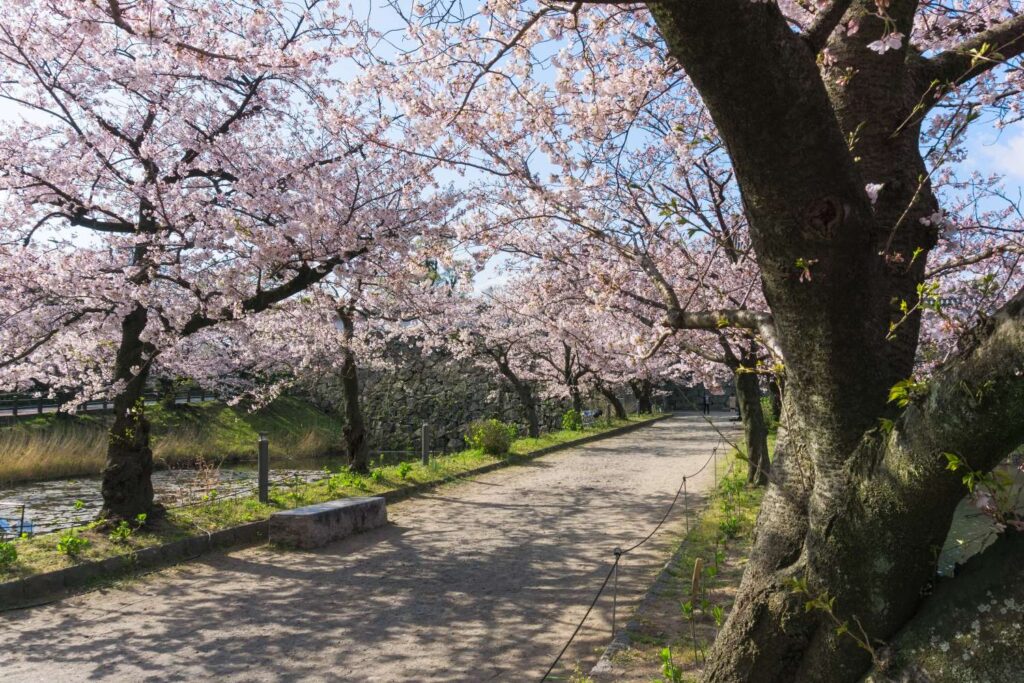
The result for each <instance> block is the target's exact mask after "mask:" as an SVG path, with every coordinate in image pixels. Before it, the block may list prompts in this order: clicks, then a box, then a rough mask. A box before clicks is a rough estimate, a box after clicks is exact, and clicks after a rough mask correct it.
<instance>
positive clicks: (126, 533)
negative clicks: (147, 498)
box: [108, 512, 146, 544]
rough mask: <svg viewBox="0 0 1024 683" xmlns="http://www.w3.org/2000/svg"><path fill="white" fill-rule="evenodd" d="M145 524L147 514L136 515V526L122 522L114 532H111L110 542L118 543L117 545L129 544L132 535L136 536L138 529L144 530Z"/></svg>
mask: <svg viewBox="0 0 1024 683" xmlns="http://www.w3.org/2000/svg"><path fill="white" fill-rule="evenodd" d="M145 523H146V513H144V512H143V513H140V514H138V515H136V517H135V524H134V525H132V524H129V523H128V522H126V521H124V520H122V521H121V523H120V524H118V525H117V527H116V528H115V529H114V530H113V531H111V532H110V535H109V536H108V538H110V540H111V541H112V542H113V543H117V544H122V543H127V542H128V541H129V540H130V539H131V537H132V534H134V533H135V531H136V530H137V529H140V528H142V526H143V525H144V524H145Z"/></svg>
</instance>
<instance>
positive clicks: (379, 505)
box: [270, 496, 388, 548]
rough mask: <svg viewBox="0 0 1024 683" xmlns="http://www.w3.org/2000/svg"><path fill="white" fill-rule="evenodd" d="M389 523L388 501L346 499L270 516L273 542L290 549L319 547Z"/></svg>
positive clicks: (380, 499) (378, 497)
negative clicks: (386, 502)
mask: <svg viewBox="0 0 1024 683" xmlns="http://www.w3.org/2000/svg"><path fill="white" fill-rule="evenodd" d="M387 523H388V511H387V506H386V504H385V502H384V498H382V497H380V496H375V497H372V498H344V499H342V500H332V501H330V502H327V503H321V504H319V505H309V506H307V507H302V508H296V509H294V510H285V511H283V512H278V513H275V514H274V515H272V516H271V517H270V542H271V543H274V544H277V545H281V546H285V547H289V548H319V547H320V546H324V545H327V544H328V543H330V542H332V541H337V540H340V539H342V538H345V537H346V536H351V535H352V534H356V533H359V532H361V531H368V530H370V529H376V528H377V527H380V526H384V525H385V524H387Z"/></svg>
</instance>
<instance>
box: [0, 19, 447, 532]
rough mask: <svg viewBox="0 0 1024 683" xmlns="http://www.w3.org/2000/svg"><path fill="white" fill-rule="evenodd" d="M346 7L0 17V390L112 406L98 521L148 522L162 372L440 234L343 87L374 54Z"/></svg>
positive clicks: (415, 177) (371, 108) (419, 170)
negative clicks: (231, 329) (417, 240)
mask: <svg viewBox="0 0 1024 683" xmlns="http://www.w3.org/2000/svg"><path fill="white" fill-rule="evenodd" d="M335 4H336V3H328V2H321V1H320V0H304V1H301V2H263V1H262V0H252V1H249V2H240V3H229V4H223V3H218V4H211V3H207V2H201V1H198V0H189V1H186V2H176V3H166V2H162V1H159V0H152V1H146V2H134V3H130V4H129V3H123V2H117V1H116V0H111V1H110V2H106V3H81V2H76V1H74V0H39V1H36V2H18V3H14V4H13V5H11V4H10V3H8V5H5V8H4V12H3V14H2V16H0V98H2V99H3V100H4V101H6V102H7V103H9V104H10V105H12V106H13V107H14V112H15V114H14V117H13V118H14V120H13V121H12V122H10V123H5V124H4V126H3V128H2V129H0V231H2V237H0V244H2V246H0V249H2V250H3V251H2V254H0V257H2V258H0V264H2V265H0V268H2V271H3V272H2V274H0V280H2V282H3V287H4V294H5V297H4V301H3V304H0V305H2V306H3V314H2V318H0V319H2V321H3V323H2V327H0V339H2V344H0V346H2V348H3V357H2V358H0V367H2V369H3V381H4V383H5V384H6V385H8V386H10V387H12V388H22V389H23V388H25V387H26V386H29V385H30V383H31V382H37V383H39V384H43V385H45V386H48V387H50V388H51V391H56V390H63V389H68V390H75V391H77V392H78V394H79V396H80V397H81V398H82V399H83V400H85V399H88V398H89V397H90V396H96V395H104V396H106V395H112V396H113V402H114V423H113V426H112V427H111V431H110V440H109V449H108V455H107V465H106V467H105V469H104V472H103V485H102V489H103V498H104V507H103V513H102V514H103V515H104V516H107V517H111V518H122V519H123V518H134V517H135V515H137V514H139V513H152V512H153V511H154V504H153V490H152V485H151V482H150V475H151V471H152V454H151V450H150V445H149V428H148V423H147V420H146V417H145V406H144V404H143V402H142V400H141V396H142V392H143V389H144V386H145V384H146V382H147V379H148V378H149V376H150V374H151V372H152V370H153V366H154V363H155V362H156V360H157V359H158V357H159V356H160V355H161V354H163V353H166V352H168V351H169V350H171V349H174V348H175V347H176V346H177V345H178V344H180V343H181V341H182V340H184V339H188V338H189V337H191V336H192V335H195V334H197V333H200V332H201V331H203V330H206V329H208V328H211V327H214V326H216V325H219V324H222V323H224V322H226V321H234V320H239V319H242V318H244V317H247V316H250V315H254V314H258V313H260V312H262V311H265V310H267V309H268V308H271V307H273V306H275V305H277V304H279V303H281V302H285V301H287V300H289V299H290V298H291V297H294V296H295V295H297V294H299V293H301V292H303V291H304V290H306V289H308V288H310V287H312V286H315V285H316V284H317V283H320V282H323V281H324V280H326V279H328V278H330V277H333V276H335V275H338V276H344V277H351V276H354V275H358V273H359V272H360V270H361V269H362V268H364V267H366V264H368V263H372V261H373V259H374V258H375V254H389V253H392V252H393V251H395V250H398V251H401V250H402V248H403V246H404V245H405V244H407V243H408V242H409V240H410V239H411V238H412V237H413V236H415V235H418V234H422V233H424V232H428V231H429V230H430V229H431V226H432V225H437V224H439V223H440V222H442V221H443V217H444V213H445V211H446V210H447V206H448V203H447V201H446V199H445V197H444V193H437V194H436V195H433V196H431V195H430V188H431V187H432V185H431V183H430V180H429V176H428V174H429V170H430V168H431V163H432V162H429V161H427V160H424V159H422V158H418V157H409V156H407V155H403V154H401V153H398V152H394V151H392V150H391V148H390V147H388V146H384V145H382V144H377V143H379V142H381V141H383V140H385V139H390V141H391V142H394V141H395V140H396V139H398V138H396V136H395V135H392V134H391V133H390V132H389V131H388V130H387V122H386V121H383V120H382V119H381V117H380V116H379V114H378V111H377V107H378V100H377V98H376V97H375V96H374V95H373V94H372V93H368V92H367V91H365V90H362V91H358V92H357V91H355V90H353V89H350V88H348V87H347V86H346V84H345V83H344V82H341V81H337V80H336V79H334V78H333V77H332V76H331V71H332V69H335V68H337V67H338V66H339V65H341V64H343V63H344V60H346V59H349V58H350V57H351V55H352V54H353V50H354V47H355V46H356V45H359V44H361V42H362V41H365V40H366V39H367V32H366V30H365V27H364V26H363V25H362V24H360V23H358V22H357V21H356V20H355V19H353V18H352V17H349V16H347V15H345V14H342V13H339V12H338V11H336V9H335V8H334V7H335Z"/></svg>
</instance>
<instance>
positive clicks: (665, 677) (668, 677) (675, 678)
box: [657, 647, 683, 683]
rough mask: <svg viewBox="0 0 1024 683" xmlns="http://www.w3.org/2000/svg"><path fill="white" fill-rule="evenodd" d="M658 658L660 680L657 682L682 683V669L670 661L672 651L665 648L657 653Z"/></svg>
mask: <svg viewBox="0 0 1024 683" xmlns="http://www.w3.org/2000/svg"><path fill="white" fill-rule="evenodd" d="M658 658H659V659H660V660H661V675H662V678H659V679H657V680H658V681H660V682H661V683H682V681H683V669H682V667H680V666H678V665H677V664H676V663H675V662H674V661H673V660H672V650H671V649H670V648H667V647H665V648H662V649H661V652H659V653H658Z"/></svg>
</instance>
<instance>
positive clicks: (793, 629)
mask: <svg viewBox="0 0 1024 683" xmlns="http://www.w3.org/2000/svg"><path fill="white" fill-rule="evenodd" d="M917 4H918V3H917V2H913V1H911V0H893V2H891V3H886V5H887V7H888V12H889V15H890V17H891V18H892V21H893V22H895V25H894V26H893V27H891V28H893V29H895V30H898V31H900V32H901V33H903V34H904V35H910V34H911V29H912V26H911V23H912V21H913V15H914V11H915V9H916V7H917ZM847 5H849V11H848V13H847V14H846V16H845V17H844V18H843V23H844V24H845V23H846V21H848V20H849V19H854V18H855V19H857V20H859V22H860V26H859V30H858V31H856V32H854V33H853V34H851V33H850V32H845V31H844V32H842V34H841V35H840V34H838V33H837V34H835V35H833V38H832V40H831V41H830V43H829V58H828V59H827V60H822V61H821V64H822V67H821V68H822V69H823V71H824V74H822V72H819V63H818V61H817V47H812V46H811V45H810V44H809V43H808V42H807V41H806V40H805V39H804V38H803V37H801V36H800V35H798V34H797V33H795V32H794V31H793V29H792V27H791V26H790V25H789V24H788V23H787V21H786V19H785V18H784V17H783V16H782V14H781V12H780V11H779V8H778V7H777V5H776V4H775V3H755V2H750V0H666V1H665V2H652V3H649V6H650V9H651V11H652V14H653V15H654V17H655V19H656V21H657V23H658V25H659V27H660V29H661V32H662V34H663V36H664V38H665V41H666V44H667V46H668V48H669V51H670V53H671V55H672V56H673V57H674V58H675V59H677V60H678V62H679V63H680V65H681V66H682V67H683V69H684V70H685V71H686V74H687V76H689V78H690V79H691V80H692V81H693V83H694V85H695V86H696V87H697V89H698V90H699V91H700V93H701V96H702V97H703V100H704V102H705V104H706V105H707V107H708V110H709V112H710V114H711V116H712V118H713V119H714V122H715V124H716V126H717V128H718V131H719V132H720V134H721V136H722V138H723V139H724V142H725V145H726V147H727V148H728V151H729V155H730V158H731V160H732V163H733V167H734V169H735V171H736V178H737V181H738V183H739V186H740V189H741V192H742V195H743V201H744V206H745V209H746V212H747V217H748V219H749V223H750V233H751V240H752V244H753V246H754V249H755V251H756V253H757V258H758V264H759V267H760V271H761V275H762V281H763V284H764V292H765V297H766V300H767V302H768V304H769V306H770V308H771V314H772V315H771V318H772V323H773V326H774V328H773V331H774V332H775V333H777V341H778V347H779V351H780V352H781V360H782V362H784V365H785V371H786V391H785V394H784V396H783V410H782V412H783V419H782V421H781V425H780V432H779V438H778V443H777V445H776V456H775V462H774V463H773V471H772V476H771V483H770V484H769V487H768V489H767V491H766V494H765V497H764V499H763V503H762V508H761V512H760V515H759V517H758V522H757V529H756V534H755V544H754V547H753V550H752V553H751V557H750V561H749V563H748V564H747V568H746V570H745V573H744V577H743V581H742V584H741V586H740V590H739V593H738V595H737V599H736V602H735V605H734V607H733V610H732V611H731V613H730V616H729V618H728V620H727V622H726V624H725V625H724V627H723V629H722V631H721V633H720V634H719V637H718V638H717V640H716V642H715V645H714V647H713V649H712V652H711V655H710V657H709V662H708V668H707V670H706V673H705V677H706V680H709V681H723V682H724V681H728V682H736V683H739V682H740V681H743V682H754V683H758V682H762V681H764V682H771V683H776V682H777V683H782V682H784V681H785V682H788V681H830V682H832V681H834V682H836V683H844V682H846V681H851V682H852V681H856V680H858V679H859V677H860V676H861V675H862V674H863V672H864V671H865V669H866V668H867V666H868V665H869V664H870V656H869V654H868V652H867V651H866V650H865V649H862V648H860V647H858V645H857V643H856V641H855V640H854V638H853V637H852V636H851V635H850V634H849V633H839V632H837V629H836V626H835V624H834V623H832V622H831V621H830V619H828V618H826V615H825V614H823V613H822V611H821V610H817V609H811V610H807V609H805V603H806V602H807V600H808V598H807V596H806V595H803V594H800V593H799V592H798V591H796V590H795V585H801V586H803V585H806V586H807V590H808V591H810V592H811V593H812V594H813V595H815V596H825V597H826V599H827V600H834V602H832V603H831V604H832V608H831V609H832V610H833V611H834V613H835V615H836V617H837V618H839V619H840V620H841V621H842V622H848V623H849V626H850V630H851V631H852V632H854V633H855V634H858V635H859V634H860V629H861V627H863V630H864V632H865V633H866V634H867V636H866V637H867V640H868V641H869V643H870V644H871V647H874V646H876V644H877V642H878V641H884V640H886V639H888V638H890V637H891V636H892V635H893V634H894V633H895V632H896V631H897V630H898V629H899V627H900V626H901V625H902V624H903V623H905V621H906V620H907V619H908V617H909V616H910V615H911V614H913V612H914V609H915V608H916V606H917V603H918V601H919V600H920V596H921V593H922V592H923V591H924V589H925V588H926V587H927V585H928V583H929V582H930V581H931V579H932V577H933V576H934V572H935V562H936V553H935V552H934V549H935V548H937V547H940V546H941V544H942V542H943V539H944V538H945V535H946V532H947V530H948V527H949V521H950V518H951V515H952V512H953V509H954V507H955V506H956V504H957V502H958V501H959V500H960V499H962V497H963V495H964V493H965V489H964V487H963V485H962V483H961V482H960V477H959V476H958V475H955V474H953V473H950V472H948V471H946V470H945V464H946V460H945V458H944V457H943V453H945V452H952V453H956V454H958V455H959V456H960V457H961V458H963V459H965V460H966V461H967V462H968V463H970V466H971V468H972V469H974V470H981V471H986V470H988V469H990V468H991V467H992V466H994V464H996V463H997V462H998V461H999V460H1001V459H1002V458H1003V457H1005V455H1006V454H1007V453H1008V452H1009V451H1010V450H1011V449H1013V448H1014V447H1016V446H1017V445H1018V444H1019V443H1020V442H1021V440H1022V439H1024V420H1021V419H1020V416H1019V415H1018V414H1016V411H1017V410H1018V406H1019V405H1021V402H1022V401H1024V379H1022V377H1024V331H1022V330H1024V323H1022V309H1024V294H1019V295H1018V297H1017V299H1015V301H1014V302H1013V303H1012V304H1011V305H1009V306H1007V307H1006V308H1005V309H1004V311H1002V312H1001V313H1000V314H999V315H998V316H996V318H995V319H992V320H990V321H989V322H988V323H986V325H985V326H984V327H983V328H982V329H980V330H979V331H978V334H977V336H976V338H975V339H974V341H973V342H972V349H971V350H970V351H965V352H964V355H963V356H962V357H961V358H960V359H958V360H957V361H955V362H952V363H951V364H950V365H949V367H947V368H946V369H945V370H943V371H942V372H941V373H940V374H939V375H938V376H937V377H936V378H935V379H933V380H932V381H931V382H930V384H929V386H928V387H927V390H923V391H922V392H921V393H922V394H923V396H921V397H920V398H918V399H916V400H915V401H912V402H911V404H910V405H909V406H908V407H907V408H906V409H905V410H904V411H902V413H900V412H897V411H896V409H895V408H894V407H893V406H892V405H890V404H887V398H888V390H889V389H890V388H891V387H892V386H893V385H894V384H895V383H896V382H897V381H898V380H903V379H907V378H909V377H910V376H911V373H912V371H913V361H914V352H915V349H916V346H917V341H918V336H919V323H920V316H919V315H917V314H914V315H911V316H910V318H909V319H908V320H905V321H902V323H901V324H900V325H899V326H898V327H897V328H896V329H895V330H894V331H892V332H891V327H890V325H891V323H893V322H894V321H896V320H898V319H899V317H900V316H899V307H898V304H899V302H900V301H901V300H903V301H906V302H908V303H910V304H913V303H915V302H916V296H915V291H916V287H917V285H918V284H920V283H921V282H922V280H923V276H924V264H925V261H926V258H927V256H928V251H929V250H930V249H931V247H932V246H933V245H934V244H935V239H936V235H937V226H936V225H935V222H934V221H923V220H921V219H922V218H924V217H926V216H928V215H930V214H931V212H932V211H934V209H935V207H936V206H937V202H936V201H935V198H934V196H933V194H932V192H931V188H930V186H929V185H928V182H927V174H926V173H925V172H924V164H923V162H922V160H921V157H920V154H919V151H918V144H919V134H918V125H919V122H920V120H921V119H922V118H923V113H924V112H919V111H917V110H915V104H916V103H918V102H923V101H924V100H925V98H924V96H923V93H924V91H925V90H926V89H927V88H928V87H930V86H929V83H930V79H931V76H929V75H927V73H928V72H927V71H922V69H923V68H924V67H922V66H921V65H922V64H924V63H925V62H926V60H925V58H923V57H922V56H920V55H916V54H913V55H908V54H907V53H906V51H905V50H904V49H899V50H890V51H889V52H887V53H885V54H884V55H878V54H876V53H874V52H873V51H872V50H870V49H869V48H868V47H867V44H868V43H870V42H871V41H874V40H877V39H878V38H880V37H881V36H882V34H883V32H884V31H886V30H889V28H888V27H886V26H884V25H883V22H882V20H881V19H879V18H877V16H874V15H875V14H876V9H877V8H876V5H875V2H874V0H854V1H853V2H852V3H843V2H840V3H836V5H835V6H836V7H839V8H840V9H842V8H843V7H845V6H847ZM823 75H824V79H825V80H823ZM922 75H924V78H923V79H922V78H921V76H922ZM917 81H920V82H917ZM751 103H756V106H751ZM851 141H852V144H853V146H854V147H855V149H854V150H852V153H851V150H850V148H849V147H850V145H851ZM919 178H921V179H919ZM866 183H885V187H884V188H883V189H882V191H881V193H880V194H879V198H878V202H877V205H876V206H874V207H873V206H872V204H871V201H870V200H869V198H868V196H867V194H866V192H865V190H864V186H865V184H866ZM918 249H920V251H915V250H918ZM880 418H887V419H888V420H891V421H892V422H887V423H883V424H891V425H894V426H893V427H892V429H891V431H887V429H886V428H880V426H879V425H880V421H879V420H880ZM795 582H799V584H797V583H795ZM803 582H806V583H803Z"/></svg>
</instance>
